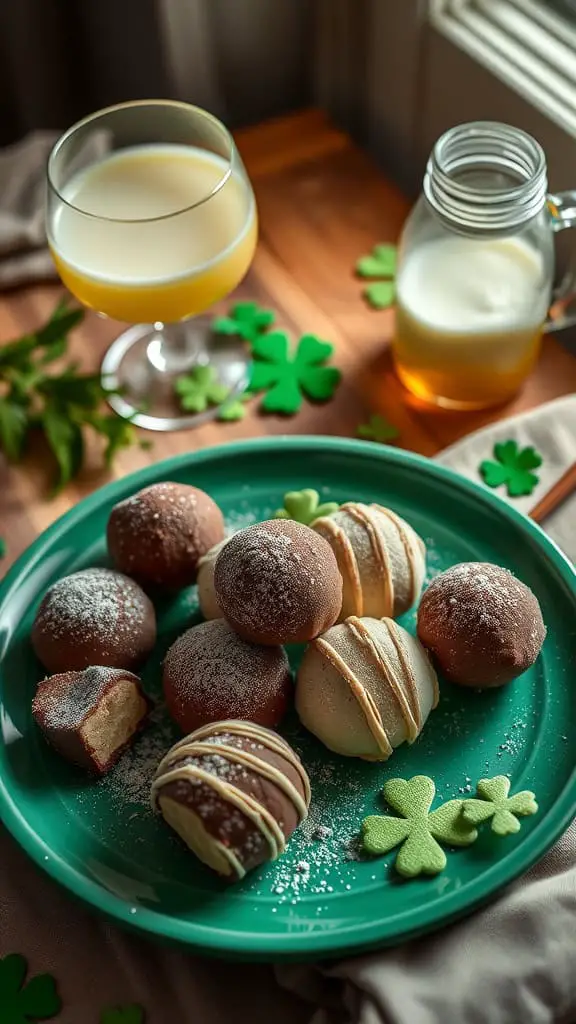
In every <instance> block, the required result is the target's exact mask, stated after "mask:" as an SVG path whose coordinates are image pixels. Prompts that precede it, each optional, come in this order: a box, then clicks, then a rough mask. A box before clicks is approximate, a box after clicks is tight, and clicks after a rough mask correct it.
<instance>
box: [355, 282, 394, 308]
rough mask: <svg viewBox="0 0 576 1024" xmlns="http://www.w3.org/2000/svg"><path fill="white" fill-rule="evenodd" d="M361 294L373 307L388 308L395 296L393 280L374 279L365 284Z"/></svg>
mask: <svg viewBox="0 0 576 1024" xmlns="http://www.w3.org/2000/svg"><path fill="white" fill-rule="evenodd" d="M362 295H363V296H364V298H365V299H366V301H367V302H368V303H369V305H370V306H372V308H373V309H388V308H389V307H390V306H392V305H393V304H394V299H395V298H396V285H395V284H394V281H374V282H373V283H372V284H368V285H366V287H365V288H364V291H363V292H362Z"/></svg>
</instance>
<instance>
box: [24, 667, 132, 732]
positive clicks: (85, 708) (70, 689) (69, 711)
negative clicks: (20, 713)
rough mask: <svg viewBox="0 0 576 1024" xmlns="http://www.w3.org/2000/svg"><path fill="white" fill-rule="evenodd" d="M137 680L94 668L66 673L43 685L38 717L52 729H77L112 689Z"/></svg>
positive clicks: (120, 672) (36, 702)
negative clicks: (119, 684) (123, 680)
mask: <svg viewBox="0 0 576 1024" xmlns="http://www.w3.org/2000/svg"><path fill="white" fill-rule="evenodd" d="M121 679H132V680H134V682H137V677H136V676H133V675H132V674H131V673H130V672H125V671H124V670H123V669H118V668H102V667H99V666H98V667H92V668H87V669H84V671H83V672H64V673H62V674H60V675H57V676H52V677H51V678H49V679H45V680H44V682H42V683H40V685H39V687H38V691H37V693H36V697H35V700H34V704H33V711H34V715H35V717H36V718H37V719H38V720H39V721H40V722H41V724H42V725H43V726H44V727H46V728H48V729H76V728H78V726H80V725H81V724H82V722H83V721H84V719H85V718H86V716H87V715H88V714H89V712H91V711H93V710H94V709H95V708H96V707H97V706H98V703H99V701H100V700H101V698H102V697H103V695H104V694H105V692H106V690H107V689H108V688H109V686H110V685H111V684H113V683H115V682H118V681H120V680H121Z"/></svg>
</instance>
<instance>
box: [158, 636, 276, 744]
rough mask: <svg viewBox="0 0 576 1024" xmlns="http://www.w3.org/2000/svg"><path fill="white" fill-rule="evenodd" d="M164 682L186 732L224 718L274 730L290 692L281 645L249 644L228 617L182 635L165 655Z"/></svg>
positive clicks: (173, 710)
mask: <svg viewBox="0 0 576 1024" xmlns="http://www.w3.org/2000/svg"><path fill="white" fill-rule="evenodd" d="M162 681H163V686H164V696H165V697H166V704H167V705H168V710H169V712H170V714H171V715H172V718H173V719H174V721H175V722H177V724H178V725H179V726H180V728H181V729H182V732H184V733H188V732H192V731H193V730H194V729H198V728H199V727H200V726H202V725H206V724H207V723H208V722H217V721H219V720H221V719H224V718H243V719H246V720H247V721H251V722H258V723H259V724H260V725H266V726H268V727H270V728H273V727H274V726H276V725H278V722H279V721H280V719H281V718H282V717H283V715H284V713H285V711H286V708H287V706H288V701H289V699H290V697H291V695H292V680H291V676H290V666H289V664H288V658H287V656H286V652H285V651H284V650H283V648H282V647H264V646H259V645H257V644H250V643H247V642H246V641H245V640H243V639H242V638H241V637H239V636H238V635H237V634H236V633H235V632H234V631H233V630H232V629H231V628H230V626H229V625H228V623H227V622H225V621H224V619H212V620H211V621H210V622H202V623H200V625H199V626H193V627H192V629H189V630H187V631H186V633H184V634H183V635H182V636H181V637H179V638H178V640H176V642H175V643H174V644H172V647H171V648H170V650H169V651H168V653H167V655H166V658H165V661H164V669H163V676H162Z"/></svg>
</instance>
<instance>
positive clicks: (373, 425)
mask: <svg viewBox="0 0 576 1024" xmlns="http://www.w3.org/2000/svg"><path fill="white" fill-rule="evenodd" d="M356 432H357V434H358V436H359V437H363V438H365V440H367V441H378V442H379V443H380V444H386V443H387V442H388V441H394V440H395V438H397V437H399V436H400V431H399V430H398V427H395V426H394V424H393V423H390V422H389V420H387V419H386V417H385V416H379V415H378V414H374V415H373V416H371V417H370V419H369V420H368V423H360V424H359V426H358V427H357V428H356Z"/></svg>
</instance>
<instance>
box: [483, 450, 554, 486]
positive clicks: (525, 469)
mask: <svg viewBox="0 0 576 1024" xmlns="http://www.w3.org/2000/svg"><path fill="white" fill-rule="evenodd" d="M494 458H495V459H496V462H491V461H490V460H486V461H484V462H481V463H480V474H481V476H482V478H483V480H484V483H486V484H488V487H500V486H501V484H506V486H507V488H508V494H509V496H510V497H511V498H519V497H520V496H521V495H523V494H532V491H533V490H534V488H535V487H536V484H537V483H538V477H537V476H536V473H532V472H531V470H533V469H537V468H538V466H541V465H542V456H541V455H539V454H538V452H537V451H535V450H534V448H531V447H530V448H522V449H521V450H520V451H519V450H518V444H517V443H516V441H501V442H500V443H498V444H495V445H494Z"/></svg>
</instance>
